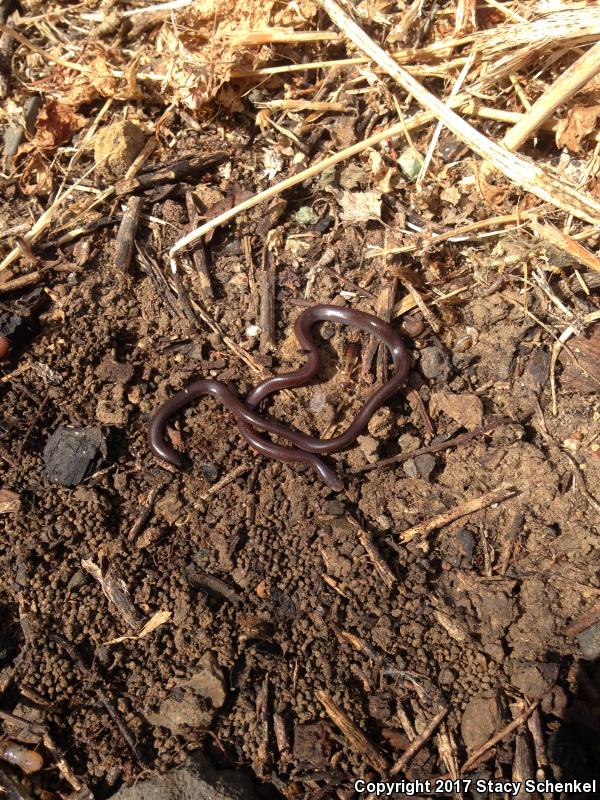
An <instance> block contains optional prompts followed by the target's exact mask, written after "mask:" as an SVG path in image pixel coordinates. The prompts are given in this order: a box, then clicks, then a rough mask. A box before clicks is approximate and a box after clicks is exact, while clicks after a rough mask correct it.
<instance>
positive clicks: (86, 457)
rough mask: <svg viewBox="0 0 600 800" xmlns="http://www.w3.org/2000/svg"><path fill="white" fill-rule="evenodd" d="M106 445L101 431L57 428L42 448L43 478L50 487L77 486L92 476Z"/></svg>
mask: <svg viewBox="0 0 600 800" xmlns="http://www.w3.org/2000/svg"><path fill="white" fill-rule="evenodd" d="M101 455H102V456H105V455H106V444H105V441H104V437H103V435H102V431H101V430H100V428H77V427H73V428H67V427H65V426H62V427H60V428H58V429H57V430H56V431H54V433H53V434H52V436H51V437H50V438H49V439H48V441H47V443H46V447H45V448H44V475H45V476H46V478H47V480H48V481H50V483H60V484H61V485H62V486H77V484H78V483H81V481H82V480H83V479H84V477H85V476H86V475H87V474H89V472H91V470H92V468H93V467H94V465H95V464H96V463H97V462H98V460H99V458H100V456H101Z"/></svg>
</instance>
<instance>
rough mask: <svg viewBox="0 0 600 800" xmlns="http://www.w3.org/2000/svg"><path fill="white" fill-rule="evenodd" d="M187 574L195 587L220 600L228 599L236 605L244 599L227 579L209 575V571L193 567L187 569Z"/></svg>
mask: <svg viewBox="0 0 600 800" xmlns="http://www.w3.org/2000/svg"><path fill="white" fill-rule="evenodd" d="M185 576H186V578H187V581H188V583H189V584H190V586H192V587H193V588H194V589H200V590H201V591H203V592H204V593H205V594H209V595H212V597H217V598H218V599H219V600H227V601H228V602H229V603H231V604H232V605H234V606H237V605H238V604H239V603H241V602H242V600H243V598H242V596H241V594H239V592H236V591H235V589H232V588H231V587H230V586H228V585H227V584H226V583H225V581H222V580H221V579H220V578H215V577H214V575H209V574H208V573H207V572H201V571H200V570H197V569H195V568H194V567H192V568H191V569H189V568H188V569H187V570H186V573H185Z"/></svg>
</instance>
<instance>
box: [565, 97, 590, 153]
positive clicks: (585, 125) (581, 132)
mask: <svg viewBox="0 0 600 800" xmlns="http://www.w3.org/2000/svg"><path fill="white" fill-rule="evenodd" d="M598 114H600V105H594V106H582V105H575V106H573V107H572V108H570V109H569V110H568V111H567V116H566V117H565V118H564V119H562V120H561V121H560V122H559V124H558V128H557V130H556V144H557V146H558V147H566V148H567V149H568V150H571V152H574V153H577V152H579V150H580V149H581V140H582V139H583V138H584V137H585V136H587V135H588V133H591V132H592V131H593V130H595V129H596V119H597V117H598Z"/></svg>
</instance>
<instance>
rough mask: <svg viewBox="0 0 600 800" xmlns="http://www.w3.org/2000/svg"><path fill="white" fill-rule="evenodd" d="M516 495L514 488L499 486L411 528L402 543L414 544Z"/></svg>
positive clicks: (403, 536)
mask: <svg viewBox="0 0 600 800" xmlns="http://www.w3.org/2000/svg"><path fill="white" fill-rule="evenodd" d="M515 494H517V489H516V488H515V487H514V486H510V485H504V486H499V487H498V488H497V489H492V491H491V492H486V493H485V494H482V495H481V497H475V498H473V500H467V501H466V502H465V503H461V504H460V505H458V506H454V508H451V509H449V510H448V511H444V512H443V513H442V514H436V515H435V516H434V517H431V518H430V519H428V520H425V521H424V522H419V523H418V524H417V525H413V527H412V528H409V529H408V530H406V531H404V532H403V533H402V534H401V535H400V541H401V542H402V543H403V544H406V543H407V542H412V541H413V539H416V538H417V537H420V536H426V535H427V534H428V533H431V531H434V530H435V529H436V528H443V527H444V526H445V525H448V524H449V523H450V522H454V520H455V519H460V517H465V516H467V515H468V514H473V513H474V512H476V511H481V510H482V509H483V508H487V507H488V506H491V505H493V504H494V503H500V502H502V501H504V500H507V499H508V498H509V497H514V495H515Z"/></svg>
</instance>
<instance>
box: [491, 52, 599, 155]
mask: <svg viewBox="0 0 600 800" xmlns="http://www.w3.org/2000/svg"><path fill="white" fill-rule="evenodd" d="M598 72H600V42H597V43H596V44H595V45H594V46H593V47H590V49H589V50H588V51H587V52H586V53H584V54H583V55H582V56H581V58H579V59H577V61H576V62H575V63H574V64H572V65H571V66H570V67H569V68H568V69H567V70H565V72H563V73H562V74H561V75H559V77H558V78H557V79H556V80H555V81H554V83H553V84H552V86H550V87H549V88H548V89H547V90H546V91H545V92H544V93H543V94H542V95H541V97H539V98H538V99H537V100H536V101H535V103H534V104H533V106H532V107H531V109H530V110H529V111H528V112H527V114H525V115H524V117H523V119H521V120H520V121H519V122H517V124H516V125H515V126H514V128H511V130H510V131H508V133H507V134H506V135H505V136H504V139H503V140H502V144H503V145H504V146H505V147H506V148H507V150H518V148H519V147H520V146H521V145H522V144H523V142H525V141H526V140H527V139H528V138H529V136H531V134H532V133H533V132H534V131H536V130H537V129H538V128H539V127H540V125H541V124H542V123H543V122H544V120H546V119H547V118H548V117H549V116H550V115H551V114H552V113H553V112H554V111H556V109H557V108H558V107H559V106H561V105H562V104H563V103H564V102H565V101H566V100H568V99H569V98H570V97H572V96H573V95H574V94H575V93H576V92H577V91H579V89H581V88H582V86H585V84H586V83H587V82H588V81H589V80H591V79H592V78H593V77H594V76H595V75H596V74H597V73H598Z"/></svg>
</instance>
